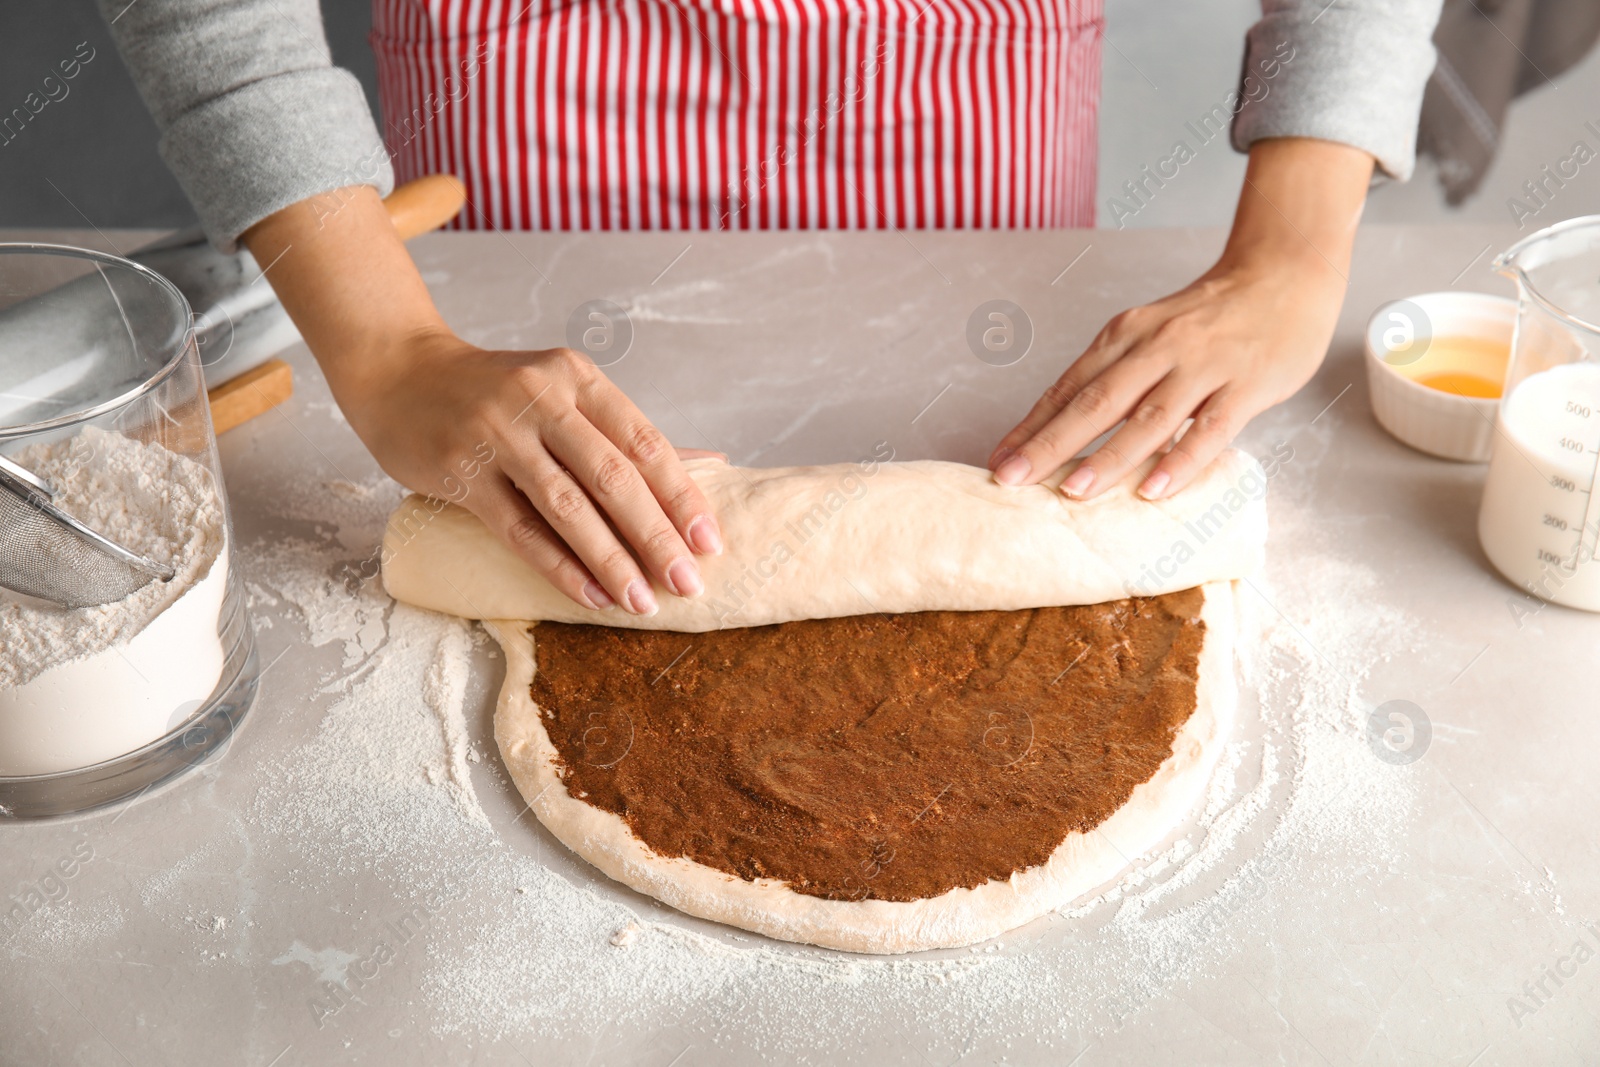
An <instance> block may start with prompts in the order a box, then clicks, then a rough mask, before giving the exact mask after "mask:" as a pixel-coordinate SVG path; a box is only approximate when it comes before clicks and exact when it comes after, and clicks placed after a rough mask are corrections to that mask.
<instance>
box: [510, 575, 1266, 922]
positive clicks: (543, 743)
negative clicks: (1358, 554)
mask: <svg viewBox="0 0 1600 1067" xmlns="http://www.w3.org/2000/svg"><path fill="white" fill-rule="evenodd" d="M1204 593H1205V602H1204V606H1203V607H1202V609H1201V613H1200V618H1201V621H1202V622H1204V624H1205V638H1204V642H1203V644H1202V646H1201V652H1200V658H1199V664H1198V677H1197V685H1196V695H1195V710H1194V713H1193V714H1192V715H1191V716H1190V717H1189V720H1188V722H1187V723H1185V725H1184V726H1183V728H1182V729H1181V730H1180V731H1179V732H1178V734H1177V736H1176V737H1175V738H1174V740H1173V751H1172V753H1171V755H1169V756H1168V757H1167V759H1166V760H1165V761H1164V762H1163V763H1162V764H1161V766H1160V768H1159V769H1158V770H1157V772H1156V774H1155V775H1154V777H1152V778H1151V779H1150V780H1149V781H1147V782H1145V783H1144V784H1142V785H1140V786H1138V787H1137V788H1136V789H1135V790H1134V792H1133V795H1132V797H1131V798H1130V799H1129V801H1128V803H1127V804H1125V805H1123V806H1122V807H1121V808H1119V809H1118V810H1117V811H1116V812H1115V813H1113V814H1112V815H1111V816H1110V818H1108V819H1107V820H1106V821H1105V822H1103V823H1101V824H1100V826H1098V827H1097V828H1095V829H1094V830H1092V831H1090V832H1088V833H1073V834H1069V835H1068V837H1067V839H1066V840H1065V841H1063V842H1062V843H1061V844H1060V846H1058V847H1057V848H1056V850H1055V852H1054V853H1053V854H1052V855H1051V857H1050V859H1049V860H1048V861H1047V862H1045V863H1044V864H1041V865H1039V866H1036V867H1031V868H1028V869H1026V870H1022V871H1017V872H1016V873H1014V874H1012V876H1011V877H1010V878H1008V879H1005V880H991V881H988V882H986V883H984V884H982V885H979V886H977V887H975V888H972V889H952V890H950V891H949V892H947V893H944V894H942V895H940V896H937V897H932V898H927V899H922V900H915V901H904V902H902V901H886V900H861V901H847V900H828V899H824V898H822V897H817V896H810V895H806V894H802V893H797V892H794V891H793V890H791V889H789V888H788V887H787V886H785V885H784V884H783V883H781V882H777V881H773V880H770V879H757V880H754V881H746V880H744V879H740V878H737V877H735V876H733V875H730V874H727V873H724V872H722V871H719V870H716V869H715V868H712V867H708V866H705V865H703V864H699V863H696V862H694V861H692V860H689V859H686V858H682V857H665V856H661V855H658V854H657V853H655V852H653V851H651V850H650V849H649V848H648V847H647V846H646V845H645V844H644V843H643V842H642V841H640V840H639V839H638V838H637V837H635V836H634V835H633V832H632V831H631V830H630V829H629V828H628V825H627V824H626V823H625V822H624V821H623V820H622V818H621V817H620V816H618V815H616V814H613V813H611V812H608V811H604V810H602V809H600V808H597V807H594V806H592V805H590V804H588V803H585V802H584V801H582V800H579V799H577V798H575V797H573V796H572V795H571V794H569V793H568V791H567V789H566V786H565V785H564V784H563V783H562V781H561V778H560V775H559V773H558V766H559V764H558V758H557V753H556V749H555V746H554V745H553V744H552V743H551V741H550V738H549V735H548V733H547V732H546V730H545V727H544V722H543V720H542V719H541V717H540V714H539V709H538V707H537V706H536V705H535V704H534V702H533V699H532V696H531V695H530V686H531V683H532V681H533V671H534V657H533V643H532V641H533V640H534V639H536V635H537V630H535V631H534V634H533V636H530V634H529V632H528V628H527V624H526V623H523V622H516V621H491V622H488V623H487V625H488V627H489V630H490V632H491V633H492V634H494V636H495V638H496V639H497V640H498V641H499V642H500V645H501V647H502V648H503V649H504V650H505V653H506V680H505V684H504V686H503V688H502V689H501V692H500V700H499V705H498V708H497V710H496V713H495V739H496V740H497V741H498V743H499V746H500V752H501V755H502V756H503V758H504V759H505V763H506V767H507V769H508V770H509V771H510V772H511V777H512V780H513V781H515V783H516V785H517V788H518V790H519V791H520V792H521V793H522V795H523V796H524V797H525V798H527V799H528V800H529V801H530V807H531V808H532V810H533V811H534V813H535V814H536V815H537V816H538V818H539V821H540V822H542V823H543V824H544V825H545V826H546V827H548V828H549V830H550V831H551V833H553V834H555V836H556V837H557V838H558V839H560V840H561V842H562V843H563V844H565V845H566V846H567V847H568V848H570V849H572V850H573V851H574V852H576V853H577V854H578V855H579V856H582V857H583V858H584V859H585V860H587V861H589V862H590V863H592V864H593V865H594V866H596V867H598V868H599V869H600V870H602V871H604V872H605V873H606V874H607V875H609V876H610V877H612V878H614V879H616V880H617V881H619V882H622V883H624V884H626V885H628V886H630V887H632V888H634V889H636V890H638V891H639V892H641V893H645V894H647V895H649V896H652V897H655V898H656V899H657V900H660V901H662V902H664V903H666V904H669V905H671V906H672V907H674V908H677V909H678V910H680V911H684V912H687V913H689V914H691V915H697V916H700V917H702V918H706V919H711V920H714V921H716V922H721V923H726V924H728V925H730V926H736V927H740V928H742V929H745V930H751V931H754V932H756V933H761V934H765V935H767V936H769V937H775V938H780V939H782V940H786V941H800V942H805V943H808V944H813V945H820V946H823V947H825V948H834V949H843V950H846V951H851V952H872V953H896V952H910V951H916V950H921V949H933V948H951V947H957V946H961V945H970V944H973V943H975V942H978V941H984V940H987V939H989V938H991V937H995V936H997V935H999V934H1002V933H1005V932H1006V931H1008V930H1011V929H1014V928H1016V927H1018V926H1021V925H1023V924H1024V923H1027V922H1030V921H1031V920H1033V919H1036V918H1038V917H1040V916H1042V915H1045V914H1047V913H1048V912H1050V911H1053V910H1055V909H1057V908H1060V907H1062V906H1063V905H1065V904H1067V903H1069V902H1071V901H1072V900H1074V899H1075V898H1077V897H1079V896H1081V895H1082V894H1084V893H1085V892H1087V891H1089V890H1091V889H1093V888H1095V887H1096V886H1098V885H1101V884H1102V883H1104V882H1105V881H1107V880H1108V879H1110V878H1112V877H1114V876H1115V875H1116V874H1117V872H1119V871H1120V870H1122V869H1123V868H1124V867H1126V866H1127V865H1128V862H1129V860H1130V859H1131V858H1133V857H1136V856H1138V855H1140V854H1141V853H1144V852H1146V851H1148V850H1149V849H1151V848H1152V847H1154V846H1155V845H1157V844H1159V843H1160V842H1161V840H1162V839H1163V838H1165V837H1166V836H1167V834H1168V833H1170V832H1171V831H1172V830H1173V829H1174V828H1175V827H1176V826H1177V825H1178V824H1179V823H1181V822H1182V820H1183V819H1184V817H1185V816H1186V815H1187V814H1188V813H1189V811H1190V810H1191V809H1192V808H1193V807H1194V805H1195V803H1196V801H1197V800H1198V798H1199V796H1200V794H1201V793H1202V792H1203V790H1204V789H1205V785H1206V782H1207V780H1208V779H1209V777H1210V774H1211V770H1212V768H1213V766H1214V765H1215V764H1216V760H1217V756H1218V754H1219V752H1220V750H1221V747H1222V745H1223V744H1224V743H1225V741H1226V739H1227V736H1228V733H1229V730H1230V729H1231V726H1232V722H1233V717H1234V712H1235V708H1236V706H1237V691H1236V688H1235V685H1236V683H1235V678H1234V667H1233V660H1234V650H1233V638H1234V633H1235V629H1236V627H1235V622H1234V594H1233V586H1232V583H1230V582H1214V583H1210V584H1208V585H1206V586H1205V587H1204Z"/></svg>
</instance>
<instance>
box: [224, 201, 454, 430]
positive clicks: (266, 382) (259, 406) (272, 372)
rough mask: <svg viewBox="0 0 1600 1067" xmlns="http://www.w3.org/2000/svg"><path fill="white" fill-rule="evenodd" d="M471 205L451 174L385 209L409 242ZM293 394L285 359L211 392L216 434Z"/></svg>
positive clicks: (388, 203) (291, 373)
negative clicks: (467, 204)
mask: <svg viewBox="0 0 1600 1067" xmlns="http://www.w3.org/2000/svg"><path fill="white" fill-rule="evenodd" d="M466 202H467V190H466V187H465V186H463V185H462V184H461V181H460V180H459V179H458V178H456V177H454V176H453V175H449V174H430V175H428V176H426V177H423V178H417V179H416V180H415V181H409V182H406V183H405V184H404V185H402V186H399V187H398V188H396V189H395V191H394V192H392V193H390V194H389V195H388V196H386V197H384V198H383V206H384V207H386V208H388V209H389V221H390V222H393V223H394V228H395V229H396V230H397V231H399V234H400V239H401V240H403V241H409V240H411V238H413V237H416V236H418V235H420V234H424V233H428V232H430V231H432V230H436V229H438V228H439V227H440V226H443V225H444V224H445V223H447V222H449V221H450V220H451V219H453V218H455V217H456V215H457V214H458V213H459V212H460V211H461V208H462V206H463V205H464V204H465V203H466ZM292 395H294V371H293V369H291V368H290V366H289V364H287V363H285V362H284V361H283V360H281V359H269V360H267V361H266V362H265V363H263V364H261V365H260V366H258V367H252V368H250V369H249V370H247V371H244V372H243V373H241V374H239V375H236V376H235V377H232V378H229V379H228V380H227V381H225V382H223V383H222V384H221V385H219V386H217V387H216V388H215V389H212V390H210V391H209V392H208V394H207V397H208V399H209V400H210V401H211V427H212V429H213V430H214V431H215V432H216V433H219V434H220V433H226V432H227V431H229V430H231V429H233V428H234V427H235V426H238V425H239V424H240V423H243V422H248V421H249V420H251V419H253V418H255V417H256V416H257V415H260V414H262V413H263V412H266V411H270V410H271V409H272V408H275V407H277V406H278V405H279V404H281V403H283V402H284V401H285V400H287V399H289V397H290V396H292Z"/></svg>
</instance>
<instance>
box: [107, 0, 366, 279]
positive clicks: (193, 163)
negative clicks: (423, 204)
mask: <svg viewBox="0 0 1600 1067" xmlns="http://www.w3.org/2000/svg"><path fill="white" fill-rule="evenodd" d="M99 2H100V7H101V11H102V12H103V14H104V15H105V18H106V21H107V22H108V23H109V24H110V26H111V33H112V36H113V37H114V38H115V39H116V42H117V46H118V48H119V50H120V51H121V53H122V58H123V59H124V61H126V63H127V65H128V69H129V70H131V71H132V72H133V78H134V81H135V82H136V83H137V84H138V86H139V92H140V94H141V95H142V96H143V97H144V102H145V104H146V106H147V107H149V109H150V113H151V114H152V115H153V116H154V117H155V120H156V125H157V126H158V127H159V128H160V130H161V157H162V159H164V160H166V163H167V166H168V167H170V168H171V169H172V172H173V174H175V175H176V176H177V178H178V182H179V184H181V185H182V186H183V191H184V192H185V193H186V194H187V195H188V197H189V200H190V201H191V202H192V203H193V204H194V207H195V211H196V212H197V213H198V214H199V216H200V223H201V225H202V226H204V227H205V231H206V233H207V235H208V236H209V237H210V238H211V240H212V241H213V242H215V243H216V244H217V245H218V246H219V247H221V248H223V249H224V250H231V249H232V248H233V247H234V246H235V243H236V242H237V240H238V238H239V235H240V234H241V233H243V232H244V231H245V230H247V229H249V228H250V227H251V226H252V225H254V224H255V223H257V222H259V221H260V220H261V219H264V218H266V217H267V216H268V215H270V214H272V213H273V212H275V211H278V210H280V209H282V208H285V207H288V206H289V205H290V204H293V203H295V202H296V201H299V200H304V199H306V198H308V197H311V196H315V195H317V194H318V193H324V192H327V191H328V190H330V189H338V188H342V187H344V186H349V185H371V186H374V187H376V188H377V190H378V191H379V192H380V193H383V194H385V195H387V193H388V192H389V190H390V189H391V188H393V186H394V172H393V170H392V169H391V168H390V165H389V156H388V153H387V152H386V151H385V150H384V147H383V141H382V139H381V138H380V137H379V136H378V130H377V126H376V124H375V123H374V122H373V120H372V114H371V112H370V111H369V110H368V108H367V101H366V97H365V96H364V95H363V94H362V91H361V85H360V83H359V82H357V81H356V79H355V78H354V77H353V76H352V75H351V74H349V73H348V72H347V71H343V70H340V69H338V68H336V67H334V66H333V61H332V59H331V58H330V56H329V54H328V43H327V38H326V37H325V36H324V34H323V30H322V15H321V12H320V11H319V9H318V6H317V0H269V2H265V3H262V2H240V0H134V2H133V3H129V2H128V0H99Z"/></svg>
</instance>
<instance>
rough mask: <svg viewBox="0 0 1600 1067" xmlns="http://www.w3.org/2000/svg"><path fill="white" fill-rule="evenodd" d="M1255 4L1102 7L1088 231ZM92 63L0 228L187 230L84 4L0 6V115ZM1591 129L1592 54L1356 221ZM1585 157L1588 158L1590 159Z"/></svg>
mask: <svg viewBox="0 0 1600 1067" xmlns="http://www.w3.org/2000/svg"><path fill="white" fill-rule="evenodd" d="M322 8H323V16H324V19H325V20H326V23H327V28H328V36H329V41H330V43H331V45H332V48H333V53H334V58H335V60H336V61H337V62H339V63H340V65H342V66H344V67H346V68H348V69H350V70H353V71H354V72H355V73H356V74H357V75H358V76H359V77H361V78H362V80H363V82H364V84H366V85H367V87H368V95H369V96H371V97H373V106H374V109H376V106H377V104H376V98H375V91H374V90H373V88H372V86H373V74H374V65H373V60H372V53H371V50H370V49H369V48H368V46H367V40H366V37H367V32H368V29H369V28H370V19H371V15H370V11H371V9H370V0H323V4H322ZM1258 10H1259V8H1258V0H1194V2H1188V3H1177V4H1175V3H1172V2H1171V0H1106V38H1107V44H1106V47H1105V49H1104V52H1105V65H1104V75H1103V81H1102V85H1103V101H1102V108H1101V133H1100V164H1099V167H1100V169H1099V186H1100V198H1099V202H1100V215H1101V224H1102V225H1108V224H1110V220H1109V218H1108V213H1107V211H1106V209H1105V203H1106V200H1107V199H1108V198H1109V197H1110V196H1111V195H1114V194H1115V192H1116V190H1117V189H1118V188H1119V187H1120V186H1121V184H1122V183H1123V182H1124V181H1125V180H1127V179H1128V178H1130V177H1132V176H1134V175H1136V174H1137V173H1138V171H1139V168H1140V167H1141V166H1143V165H1144V164H1146V163H1152V162H1154V161H1155V160H1156V159H1158V158H1160V157H1161V156H1162V155H1165V154H1166V153H1167V152H1168V150H1169V149H1170V148H1171V145H1172V142H1173V140H1174V139H1175V137H1176V136H1177V135H1178V133H1179V132H1180V131H1181V130H1182V127H1183V123H1184V122H1185V120H1187V119H1190V118H1193V117H1194V116H1195V115H1197V114H1199V113H1201V112H1203V111H1205V110H1207V109H1209V108H1210V107H1211V105H1212V104H1214V103H1216V102H1217V101H1219V100H1221V99H1222V97H1223V95H1224V94H1225V93H1227V92H1228V90H1229V89H1231V88H1232V87H1233V84H1234V80H1235V79H1236V78H1237V76H1238V70H1239V57H1240V51H1241V42H1242V40H1243V35H1244V30H1245V28H1246V27H1247V26H1249V25H1250V23H1251V22H1252V21H1253V20H1254V19H1255V17H1256V14H1257V11H1258ZM84 42H87V44H88V45H89V47H90V48H92V49H94V58H93V59H92V60H91V61H89V62H88V63H86V64H84V65H83V67H82V70H81V71H80V73H79V75H78V76H77V77H76V78H74V79H73V80H72V81H71V82H70V83H69V89H70V91H69V93H68V95H67V96H66V97H65V98H63V99H61V100H59V101H55V102H52V103H50V104H48V105H46V107H45V108H44V110H42V111H41V112H40V113H39V114H38V115H37V116H36V117H35V118H34V120H33V121H31V122H29V123H28V124H27V126H26V127H24V128H23V129H21V130H20V131H19V132H17V133H16V134H15V135H14V136H12V135H11V134H10V133H9V132H8V133H6V134H4V136H5V137H6V138H7V139H6V140H5V141H4V142H3V143H0V226H26V227H35V226H83V225H85V223H86V222H87V223H89V224H92V225H94V226H99V227H114V226H178V225H182V224H184V223H186V222H187V221H189V220H190V219H191V218H192V215H191V213H190V211H189V208H188V205H187V204H186V203H185V202H184V199H183V195H182V193H181V192H180V191H179V190H178V187H177V184H176V183H175V182H174V181H173V180H172V177H171V175H169V174H168V173H167V171H166V169H165V167H163V166H162V164H161V160H160V158H159V156H158V155H157V154H156V147H155V139H156V131H155V127H154V125H153V124H152V123H151V121H150V118H149V116H148V115H146V114H145V111H144V108H143V106H142V104H141V103H140V102H139V98H138V94H137V93H136V91H135V90H134V88H133V85H132V83H131V81H130V80H129V79H128V75H127V72H126V71H125V70H124V68H123V67H122V64H121V61H120V60H119V59H118V58H117V56H116V53H115V50H114V49H113V48H112V47H111V40H110V37H109V35H108V34H107V32H106V28H105V26H104V24H103V22H102V21H101V19H100V16H99V14H98V12H97V11H96V9H95V6H94V4H93V3H92V0H50V2H38V0H0V115H4V114H8V113H9V112H10V111H11V109H12V108H13V107H17V106H19V105H20V104H21V103H22V100H23V98H24V97H26V96H27V95H28V93H30V92H33V91H35V90H37V89H38V87H39V83H40V81H41V79H43V78H44V77H45V76H46V75H47V74H51V73H53V72H54V71H55V69H56V64H57V63H58V62H59V61H60V60H62V59H66V58H68V57H71V56H72V55H73V54H74V51H75V50H76V49H78V48H79V46H80V44H81V43H84ZM1586 120H1597V122H1596V124H1597V125H1600V54H1597V55H1591V56H1589V57H1588V58H1587V59H1586V60H1585V61H1584V62H1583V63H1581V64H1579V65H1578V66H1577V67H1576V68H1574V69H1573V70H1571V71H1569V72H1568V73H1566V74H1565V75H1562V76H1559V77H1557V78H1556V79H1554V84H1552V85H1547V86H1545V87H1543V88H1541V89H1539V90H1537V91H1535V92H1533V93H1531V94H1529V95H1528V96H1526V97H1524V98H1522V99H1521V100H1520V101H1518V102H1517V103H1516V104H1515V105H1514V107H1513V110H1512V113H1511V117H1510V120H1509V122H1508V125H1507V129H1506V131H1505V140H1504V143H1503V144H1502V147H1501V151H1500V154H1499V156H1498V158H1497V159H1496V161H1495V164H1494V167H1493V169H1492V170H1491V172H1490V174H1489V175H1488V177H1487V179H1486V180H1485V181H1484V184H1483V187H1482V189H1481V190H1480V191H1479V193H1478V195H1477V196H1475V197H1474V198H1473V199H1472V200H1470V201H1468V202H1467V203H1466V204H1465V205H1463V207H1462V208H1460V209H1451V208H1448V207H1446V206H1445V204H1444V202H1443V198H1442V197H1441V196H1440V194H1439V191H1438V186H1437V183H1436V182H1435V180H1434V177H1433V174H1432V172H1431V169H1430V168H1429V167H1428V166H1427V165H1424V167H1423V168H1422V169H1421V170H1420V171H1419V173H1418V176H1417V177H1416V178H1415V179H1414V180H1413V181H1411V182H1410V183H1408V184H1407V185H1395V184H1390V185H1388V186H1385V187H1381V188H1379V189H1378V190H1377V191H1375V192H1374V194H1373V196H1372V199H1371V201H1370V203H1369V206H1368V209H1367V217H1368V218H1369V219H1375V220H1380V221H1390V222H1399V221H1408V222H1448V221H1452V220H1463V221H1478V222H1490V221H1492V222H1499V221H1506V220H1509V219H1510V218H1511V216H1510V214H1509V212H1508V209H1507V206H1506V201H1507V199H1508V198H1510V197H1513V196H1516V195H1518V190H1519V188H1520V186H1521V185H1522V183H1523V182H1524V181H1526V180H1527V179H1528V178H1530V177H1532V176H1534V175H1535V174H1536V173H1537V172H1538V170H1539V168H1540V166H1541V165H1543V164H1545V163H1554V162H1555V161H1556V160H1558V159H1560V158H1562V157H1564V156H1566V155H1567V154H1568V153H1569V152H1570V150H1571V147H1572V144H1573V142H1574V141H1576V140H1578V139H1579V138H1588V139H1589V140H1591V141H1593V140H1594V138H1593V136H1592V135H1590V134H1588V133H1587V131H1585V130H1584V129H1583V123H1584V122H1585V121H1586ZM1592 147H1595V148H1597V149H1600V143H1596V144H1594V145H1592ZM1243 173H1244V161H1243V159H1242V157H1240V156H1238V155H1237V154H1235V153H1234V152H1233V151H1232V150H1231V149H1230V148H1229V147H1228V146H1227V145H1225V144H1223V143H1221V142H1220V141H1217V142H1213V143H1212V144H1210V145H1207V146H1206V147H1205V148H1204V149H1203V150H1202V151H1201V152H1200V153H1199V156H1198V158H1196V159H1195V160H1194V161H1193V162H1192V163H1190V164H1189V165H1187V166H1186V167H1185V168H1184V169H1183V171H1182V173H1181V175H1180V176H1179V179H1178V180H1176V181H1174V182H1172V183H1170V184H1169V187H1168V188H1167V189H1164V190H1162V191H1161V193H1160V195H1159V196H1158V197H1157V198H1156V199H1155V200H1154V201H1153V202H1152V203H1150V204H1149V206H1148V207H1145V208H1144V209H1142V210H1141V211H1140V212H1139V213H1138V214H1137V215H1136V216H1135V217H1134V218H1132V219H1130V220H1128V225H1134V226H1177V225H1220V224H1225V223H1226V222H1227V221H1228V219H1229V218H1230V217H1231V215H1232V212H1233V202H1234V199H1235V197H1236V196H1237V195H1238V190H1239V185H1240V178H1241V176H1242V175H1243ZM1553 207H1554V208H1555V209H1556V210H1559V212H1560V214H1561V215H1563V216H1570V215H1579V214H1586V213H1590V212H1596V211H1600V162H1596V163H1593V164H1590V165H1588V166H1586V167H1585V168H1584V169H1583V171H1582V172H1581V173H1580V175H1579V177H1578V179H1577V180H1576V181H1573V182H1571V183H1569V185H1568V187H1567V188H1566V189H1564V190H1562V192H1561V201H1560V203H1559V204H1557V205H1553Z"/></svg>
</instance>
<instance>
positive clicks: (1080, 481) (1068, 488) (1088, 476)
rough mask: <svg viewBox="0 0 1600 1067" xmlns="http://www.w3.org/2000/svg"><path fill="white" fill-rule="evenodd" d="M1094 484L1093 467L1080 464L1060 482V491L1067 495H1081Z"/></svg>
mask: <svg viewBox="0 0 1600 1067" xmlns="http://www.w3.org/2000/svg"><path fill="white" fill-rule="evenodd" d="M1093 484H1094V468H1093V467H1087V466H1083V465H1080V466H1079V467H1078V469H1077V470H1075V471H1073V472H1072V473H1071V474H1070V475H1068V477H1067V480H1066V481H1064V482H1062V483H1061V491H1062V492H1063V493H1066V494H1067V495H1068V496H1073V497H1077V496H1082V495H1083V494H1085V493H1087V492H1088V491H1089V487H1090V486H1091V485H1093Z"/></svg>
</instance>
